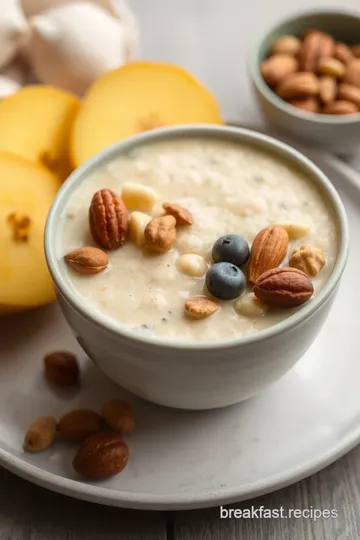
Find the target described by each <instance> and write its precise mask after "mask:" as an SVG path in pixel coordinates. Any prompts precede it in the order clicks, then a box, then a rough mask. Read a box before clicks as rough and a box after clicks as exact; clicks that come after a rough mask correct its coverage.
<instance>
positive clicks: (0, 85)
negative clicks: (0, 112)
mask: <svg viewBox="0 0 360 540" xmlns="http://www.w3.org/2000/svg"><path fill="white" fill-rule="evenodd" d="M20 88H21V85H20V84H19V83H17V82H16V81H14V80H13V79H10V78H9V77H5V76H4V75H0V99H4V98H6V97H7V96H10V95H11V94H15V92H17V91H18V90H20Z"/></svg>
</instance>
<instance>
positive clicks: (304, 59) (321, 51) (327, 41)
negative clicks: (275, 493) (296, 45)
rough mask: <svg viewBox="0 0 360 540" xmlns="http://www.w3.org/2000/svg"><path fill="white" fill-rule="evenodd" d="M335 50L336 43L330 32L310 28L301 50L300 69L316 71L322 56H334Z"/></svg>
mask: <svg viewBox="0 0 360 540" xmlns="http://www.w3.org/2000/svg"><path fill="white" fill-rule="evenodd" d="M334 50H335V43H334V40H333V38H332V37H331V36H330V35H329V34H326V33H324V32H321V31H320V30H309V31H308V32H307V33H306V34H305V36H304V40H303V43H302V46H301V49H300V52H299V66H300V70H301V71H312V72H313V73H316V71H317V70H318V66H319V60H320V58H322V57H324V56H326V57H329V56H333V54H334Z"/></svg>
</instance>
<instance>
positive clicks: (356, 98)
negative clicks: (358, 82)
mask: <svg viewBox="0 0 360 540" xmlns="http://www.w3.org/2000/svg"><path fill="white" fill-rule="evenodd" d="M338 97H339V99H341V100H345V101H351V103H355V105H356V106H357V107H359V108H360V88H359V87H358V86H354V85H353V84H348V83H342V84H340V86H339V93H338Z"/></svg>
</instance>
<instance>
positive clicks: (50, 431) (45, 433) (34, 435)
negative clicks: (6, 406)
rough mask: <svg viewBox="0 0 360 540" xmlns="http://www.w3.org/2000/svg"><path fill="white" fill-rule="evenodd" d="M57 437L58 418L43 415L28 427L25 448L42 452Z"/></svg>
mask: <svg viewBox="0 0 360 540" xmlns="http://www.w3.org/2000/svg"><path fill="white" fill-rule="evenodd" d="M55 437H56V420H55V418H53V417H52V416H42V417H41V418H38V419H37V420H35V421H34V422H33V423H32V424H31V425H30V426H29V428H28V430H27V432H26V435H25V440H24V449H25V450H28V451H29V452H41V451H42V450H45V449H46V448H48V447H49V446H50V445H51V444H52V443H53V442H54V440H55Z"/></svg>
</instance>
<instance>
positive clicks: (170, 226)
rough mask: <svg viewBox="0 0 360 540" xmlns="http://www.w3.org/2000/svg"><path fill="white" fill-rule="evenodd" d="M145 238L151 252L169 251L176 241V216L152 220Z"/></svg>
mask: <svg viewBox="0 0 360 540" xmlns="http://www.w3.org/2000/svg"><path fill="white" fill-rule="evenodd" d="M144 236H145V244H146V246H147V247H148V248H149V249H150V250H151V251H157V252H158V253H165V252H166V251H169V250H170V249H171V248H172V246H173V244H174V242H175V240H176V219H175V218H174V216H160V217H156V218H154V219H152V220H151V221H150V223H148V224H147V225H146V227H145V231H144Z"/></svg>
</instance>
